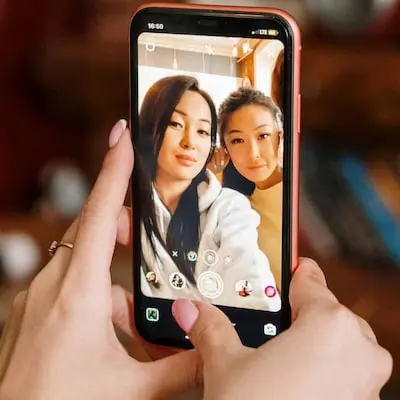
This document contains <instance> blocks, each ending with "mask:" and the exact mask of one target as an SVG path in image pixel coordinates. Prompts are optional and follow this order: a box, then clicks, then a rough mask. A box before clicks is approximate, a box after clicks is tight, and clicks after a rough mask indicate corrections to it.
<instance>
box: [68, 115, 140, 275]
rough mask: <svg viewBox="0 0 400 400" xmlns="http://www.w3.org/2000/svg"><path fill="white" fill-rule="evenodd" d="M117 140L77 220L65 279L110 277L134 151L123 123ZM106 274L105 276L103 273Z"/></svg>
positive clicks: (114, 129) (117, 132)
mask: <svg viewBox="0 0 400 400" xmlns="http://www.w3.org/2000/svg"><path fill="white" fill-rule="evenodd" d="M113 135H114V138H115V136H116V135H117V136H118V135H119V136H120V139H119V141H118V142H117V143H116V145H115V146H114V147H112V148H111V149H110V150H109V151H108V153H107V155H106V157H105V160H104V162H103V166H102V169H101V171H100V174H99V176H98V178H97V181H96V183H95V185H94V187H93V190H92V192H91V194H90V196H89V199H88V201H87V203H86V205H85V207H84V209H83V211H82V214H81V216H80V219H79V226H78V229H77V233H76V237H75V243H74V248H73V251H72V255H71V261H70V266H69V270H68V273H67V277H66V279H68V278H73V280H74V282H76V280H77V279H78V280H80V281H83V282H94V281H96V277H101V278H102V279H104V277H107V279H108V277H109V267H110V264H111V260H112V256H113V253H114V248H115V242H116V238H117V227H118V218H119V215H120V212H121V209H122V207H123V204H124V200H125V197H126V192H127V189H128V185H129V179H130V176H131V172H132V167H133V149H132V143H131V139H130V134H129V131H128V130H127V129H126V122H123V121H119V122H118V123H117V124H116V125H115V127H114V128H113V130H112V133H111V134H110V137H112V136H113ZM105 272H106V274H105Z"/></svg>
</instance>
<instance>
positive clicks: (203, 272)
mask: <svg viewBox="0 0 400 400" xmlns="http://www.w3.org/2000/svg"><path fill="white" fill-rule="evenodd" d="M180 17H181V18H180V19H179V18H178V20H177V16H176V14H175V16H173V15H170V14H168V12H166V13H162V12H160V11H158V12H156V11H154V12H153V13H151V12H150V13H149V12H148V13H145V14H144V16H143V17H141V18H140V19H139V23H137V24H136V25H135V28H134V31H133V34H132V38H131V39H132V49H131V50H132V52H131V54H132V61H133V62H132V68H133V70H132V110H131V111H132V125H133V126H132V129H133V131H134V133H133V140H134V146H135V171H134V176H133V192H134V202H135V206H134V208H135V209H136V205H137V204H139V207H138V209H137V210H136V211H135V216H134V220H135V226H136V228H135V232H136V235H137V240H136V241H135V242H137V243H136V244H135V247H136V249H135V261H136V265H135V274H134V279H135V291H136V292H137V293H138V294H136V296H135V297H136V301H137V302H138V304H139V305H138V312H139V314H140V316H139V320H140V321H139V325H141V330H142V331H143V332H145V336H147V337H150V338H152V339H153V341H155V342H157V341H158V339H160V342H165V340H166V341H167V342H168V341H170V342H171V343H174V344H176V343H177V342H179V340H180V339H183V337H181V336H180V335H182V333H180V332H179V331H178V330H176V326H174V322H173V319H172V316H171V313H170V307H171V303H172V301H173V300H175V299H178V298H187V299H191V300H195V301H196V300H198V301H205V302H209V303H212V304H214V305H216V306H219V307H220V308H221V309H222V310H223V311H224V312H226V313H227V315H228V316H229V317H230V318H231V320H232V323H233V324H234V325H235V326H236V329H237V330H238V332H239V334H241V336H242V338H244V342H245V343H246V344H249V345H259V344H261V343H262V342H264V341H266V340H268V339H269V338H271V337H273V336H275V335H276V334H277V333H278V332H279V331H280V330H281V329H282V328H283V326H284V323H283V322H282V319H283V312H282V309H283V308H285V307H286V304H287V285H286V282H287V280H288V273H287V268H288V267H287V266H288V265H290V254H287V253H290V251H286V252H285V250H284V249H285V230H290V229H289V228H287V229H286V228H285V227H289V226H290V221H286V220H285V217H286V216H289V214H290V213H289V212H285V207H286V208H287V207H288V204H290V202H289V201H288V199H286V201H285V180H287V179H290V173H288V174H285V168H288V169H290V162H289V161H290V160H289V161H288V162H286V160H285V158H286V157H285V154H286V149H287V148H288V146H285V142H286V140H288V142H290V134H291V133H290V132H286V131H285V126H288V125H287V124H285V122H286V115H285V109H289V110H290V107H287V104H286V102H287V101H286V99H285V97H286V93H288V92H289V91H288V90H287V88H286V87H285V85H287V83H285V82H287V81H289V82H290V76H289V75H290V68H285V67H286V65H285V63H286V62H287V61H286V60H288V57H286V54H285V52H286V51H287V49H286V47H287V45H288V35H287V32H286V30H285V29H284V28H283V25H282V24H280V23H279V22H277V21H276V20H275V19H270V20H268V19H264V20H262V21H260V20H257V19H255V18H247V19H243V18H238V17H236V16H231V17H230V18H229V17H228V16H227V15H222V14H221V15H220V16H213V18H212V19H211V18H208V16H207V18H204V19H201V18H200V19H199V15H198V14H197V15H194V14H190V13H189V14H187V15H186V16H182V15H181V16H180ZM193 17H195V18H194V19H193ZM190 18H192V21H190ZM229 23H230V25H229ZM239 27H240V29H239ZM229 31H231V33H232V34H229V35H227V34H226V33H227V32H229ZM222 32H225V34H223V33H222ZM287 86H288V85H287ZM289 114H290V111H289ZM288 117H289V118H291V116H290V115H289V116H288ZM288 151H290V149H289V150H288ZM289 172H290V171H289ZM289 186H290V185H289ZM289 195H290V193H286V197H288V196H289ZM286 240H287V237H286ZM285 254H286V256H285ZM254 325H256V328H255V326H254ZM161 330H162V331H163V333H162V334H161V333H160V332H161ZM187 339H188V338H186V340H187Z"/></svg>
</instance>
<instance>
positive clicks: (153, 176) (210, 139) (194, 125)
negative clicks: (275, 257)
mask: <svg viewBox="0 0 400 400" xmlns="http://www.w3.org/2000/svg"><path fill="white" fill-rule="evenodd" d="M216 135H217V113H216V110H215V106H214V104H213V102H212V100H211V98H210V96H209V95H208V94H207V93H206V92H204V91H203V90H201V89H200V88H199V83H198V81H197V80H196V79H195V78H194V77H190V76H184V75H176V76H169V77H166V78H163V79H161V80H159V81H158V82H156V83H155V84H154V85H153V86H152V87H151V88H150V89H149V90H148V92H147V94H146V96H145V98H144V100H143V103H142V106H141V110H140V116H139V135H138V137H139V139H138V142H137V143H136V149H137V151H136V161H135V162H136V166H135V169H137V171H136V174H141V179H140V182H141V187H140V196H141V202H140V222H141V227H142V238H141V248H142V268H141V270H142V277H141V288H142V291H143V293H144V295H146V296H149V297H158V298H167V299H175V298H178V297H180V298H188V299H192V300H206V301H209V302H211V303H214V304H218V305H226V306H232V307H242V308H253V309H262V310H270V311H278V310H279V309H280V308H281V299H280V296H279V294H278V293H277V290H276V289H275V288H276V285H275V280H274V277H273V275H272V273H271V271H270V266H269V261H268V258H267V257H266V256H265V254H264V253H263V252H262V251H261V250H260V249H259V247H258V244H257V242H258V240H257V226H258V224H259V222H260V220H259V216H258V215H257V213H256V212H254V211H253V210H252V209H251V206H250V202H249V201H248V199H247V198H246V196H244V195H242V194H240V193H238V192H236V191H234V190H231V189H227V188H222V187H221V184H220V183H219V181H218V180H217V178H216V177H215V175H214V174H213V173H212V172H210V171H208V170H207V169H206V165H207V163H208V162H209V161H210V159H211V157H212V156H213V153H214V149H215V142H216ZM242 280H247V281H248V282H249V285H251V287H252V290H251V295H249V296H245V297H243V296H240V295H239V294H238V293H237V292H236V291H235V287H236V286H237V283H238V282H239V281H242ZM178 283H179V284H178ZM272 292H274V293H275V294H274V295H272V296H271V295H270V294H271V293H272ZM267 293H269V295H267Z"/></svg>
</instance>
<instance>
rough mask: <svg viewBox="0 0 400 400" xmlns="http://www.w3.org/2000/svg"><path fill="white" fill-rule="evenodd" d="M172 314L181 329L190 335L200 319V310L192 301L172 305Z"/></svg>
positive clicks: (176, 302)
mask: <svg viewBox="0 0 400 400" xmlns="http://www.w3.org/2000/svg"><path fill="white" fill-rule="evenodd" d="M172 314H173V316H174V317H175V320H176V322H177V323H178V325H179V326H180V328H181V329H182V330H183V331H184V332H186V333H189V332H190V331H191V330H192V328H193V325H194V324H195V322H196V321H197V318H198V317H199V309H198V308H197V307H196V306H195V305H194V304H193V303H192V302H191V301H190V300H184V299H182V300H176V301H175V302H174V304H173V305H172Z"/></svg>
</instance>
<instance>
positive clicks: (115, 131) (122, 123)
mask: <svg viewBox="0 0 400 400" xmlns="http://www.w3.org/2000/svg"><path fill="white" fill-rule="evenodd" d="M127 125H128V124H127V122H126V120H124V119H120V120H119V121H118V122H117V123H116V124H115V125H114V127H113V128H112V129H111V132H110V136H109V138H108V146H109V147H110V149H111V148H113V147H114V146H115V145H116V144H117V143H118V142H119V139H120V138H121V136H122V134H123V133H124V131H125V129H126V127H127Z"/></svg>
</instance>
